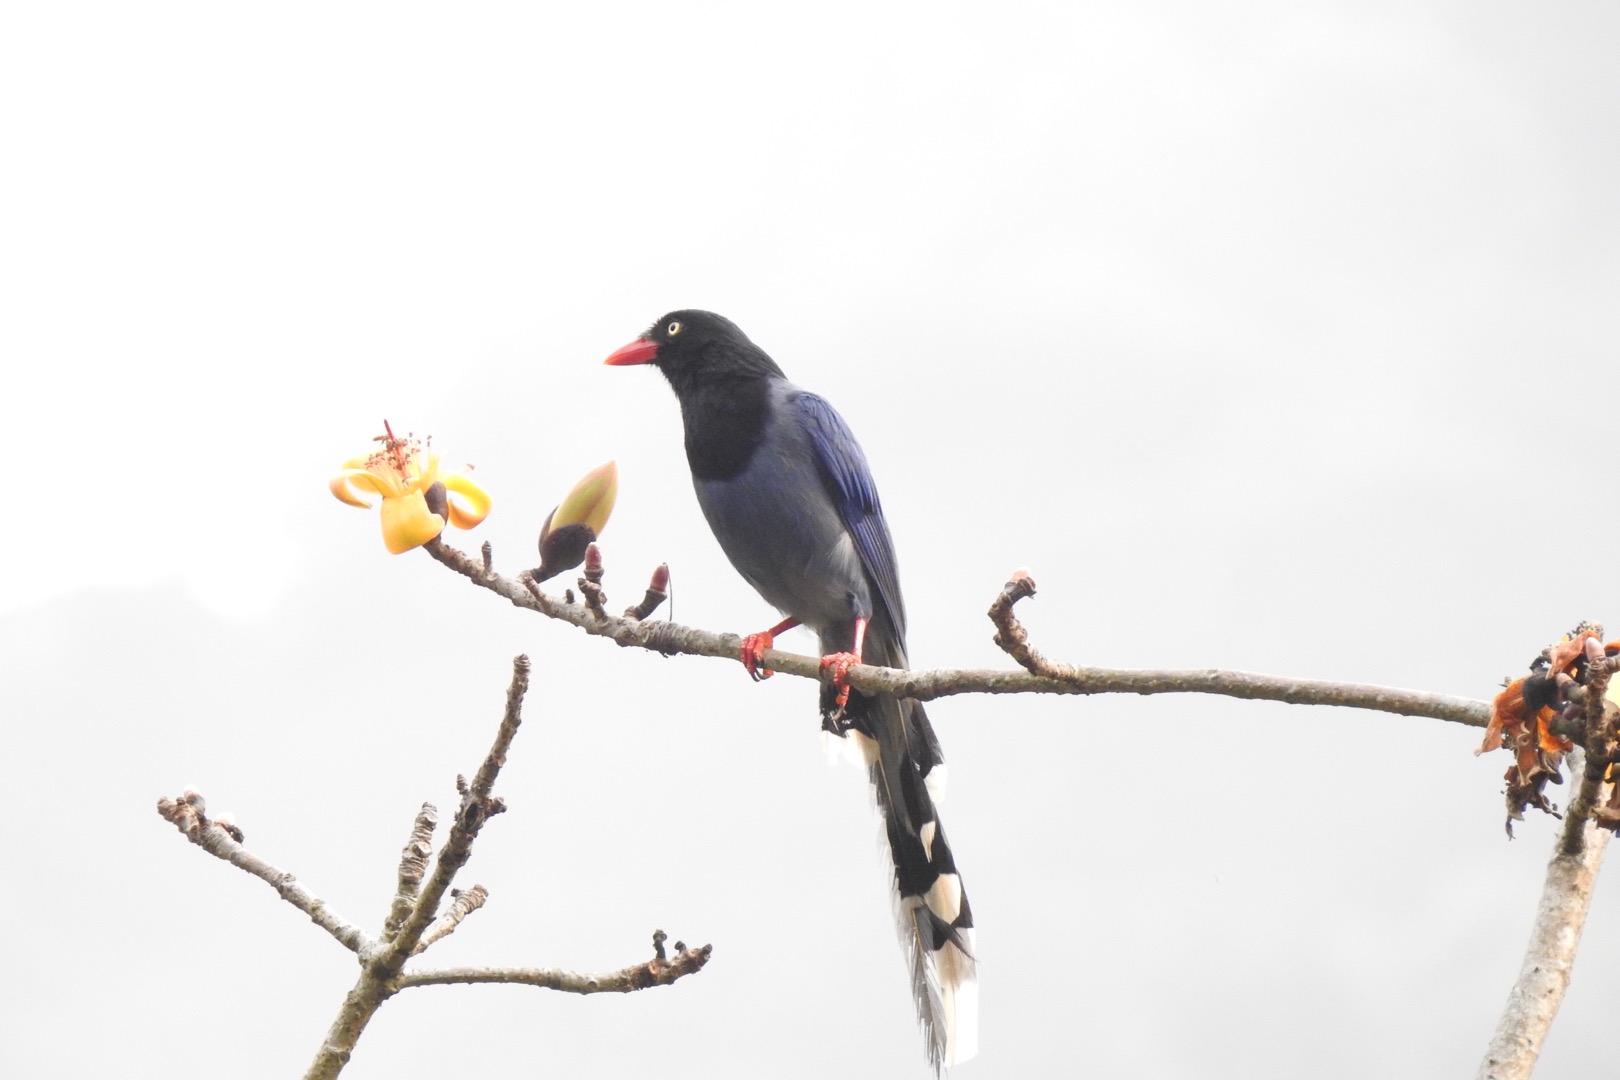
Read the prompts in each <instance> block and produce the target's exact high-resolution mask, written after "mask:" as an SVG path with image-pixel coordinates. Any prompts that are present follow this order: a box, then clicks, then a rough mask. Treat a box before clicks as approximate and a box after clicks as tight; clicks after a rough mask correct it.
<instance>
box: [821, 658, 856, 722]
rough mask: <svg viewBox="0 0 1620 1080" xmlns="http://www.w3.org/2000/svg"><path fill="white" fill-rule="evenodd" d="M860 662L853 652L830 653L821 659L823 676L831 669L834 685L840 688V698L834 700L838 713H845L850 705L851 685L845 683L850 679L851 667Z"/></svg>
mask: <svg viewBox="0 0 1620 1080" xmlns="http://www.w3.org/2000/svg"><path fill="white" fill-rule="evenodd" d="M860 662H861V658H860V657H859V656H857V655H856V654H854V653H851V652H835V653H828V654H827V655H826V656H823V657H822V658H821V670H822V672H823V674H825V673H826V671H827V669H828V668H831V669H832V680H833V685H834V686H836V687H838V697H836V698H835V699H833V705H834V706H836V708H837V711H838V712H843V711H844V706H846V705H848V704H849V683H848V682H846V681H845V680H846V679H848V678H849V666H850V665H851V664H858V663H860Z"/></svg>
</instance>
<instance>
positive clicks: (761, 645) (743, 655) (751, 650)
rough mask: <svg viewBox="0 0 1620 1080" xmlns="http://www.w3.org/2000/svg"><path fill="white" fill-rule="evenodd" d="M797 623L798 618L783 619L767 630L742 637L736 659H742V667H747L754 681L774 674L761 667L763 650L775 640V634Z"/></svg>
mask: <svg viewBox="0 0 1620 1080" xmlns="http://www.w3.org/2000/svg"><path fill="white" fill-rule="evenodd" d="M798 625H799V620H798V619H783V620H782V621H781V622H779V623H777V624H776V625H775V626H773V627H771V628H770V629H769V630H761V631H760V632H759V633H757V634H749V635H748V636H747V637H745V638H743V639H742V648H741V649H739V650H737V652H738V659H740V660H741V661H742V663H743V667H745V668H747V669H748V674H749V675H750V676H752V677H753V679H754V681H755V682H758V681H759V680H760V679H768V678H770V677H771V676H772V675H775V674H776V672H774V671H772V670H771V669H770V668H767V667H761V666H760V661H761V660H763V659H764V657H765V650H766V649H768V648H770V647H771V645H772V644H773V643H774V642H775V641H776V635H777V634H780V633H783V632H785V631H788V630H791V629H793V628H794V627H795V626H798Z"/></svg>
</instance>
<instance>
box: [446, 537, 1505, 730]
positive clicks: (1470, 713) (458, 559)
mask: <svg viewBox="0 0 1620 1080" xmlns="http://www.w3.org/2000/svg"><path fill="white" fill-rule="evenodd" d="M425 546H426V549H427V551H428V552H429V554H431V555H432V556H433V557H434V558H435V559H437V560H438V561H439V562H441V563H443V564H444V565H446V566H448V567H450V568H451V569H452V570H454V571H456V572H457V573H458V574H461V575H462V576H463V577H465V578H467V580H469V581H471V582H472V583H473V584H474V585H477V586H479V587H480V588H484V589H488V590H489V591H490V592H493V593H495V594H496V595H497V596H501V597H504V598H505V599H506V600H507V601H508V602H509V603H511V604H513V605H514V606H516V607H520V608H527V609H528V610H530V611H537V612H539V613H540V614H542V615H545V616H547V617H548V618H552V619H557V620H559V621H562V622H566V623H571V624H572V625H574V626H577V627H579V628H580V629H582V630H584V631H585V632H586V633H588V634H593V635H596V636H598V637H605V638H609V639H611V640H613V641H615V642H617V643H618V644H620V645H622V646H626V647H629V648H638V649H649V650H652V651H653V652H660V653H664V654H666V655H675V654H684V655H688V656H714V657H722V658H725V659H730V660H736V659H737V658H738V656H739V649H740V648H741V646H742V638H740V637H739V636H737V635H736V634H716V633H711V632H710V631H707V630H699V629H696V628H694V627H689V626H681V625H679V624H677V623H672V622H641V621H638V620H635V619H626V618H620V617H617V616H613V615H607V614H600V615H599V614H596V613H594V612H592V611H591V610H590V609H589V608H587V607H586V606H585V605H583V604H577V603H569V602H567V601H564V600H561V599H558V598H556V597H553V596H550V595H548V594H546V593H544V592H542V591H541V590H540V587H539V585H537V584H536V583H535V582H534V580H533V578H532V577H531V576H529V575H527V574H519V575H518V577H517V578H515V579H514V578H508V577H504V576H502V575H501V574H498V573H495V572H493V571H489V572H486V571H485V570H484V569H483V567H482V566H481V565H480V564H479V563H477V562H476V561H474V560H472V559H469V558H468V557H467V556H466V555H464V554H462V553H461V552H459V551H457V550H456V549H455V548H452V547H450V546H449V545H447V544H445V543H444V542H443V541H442V540H434V541H432V542H430V543H428V544H427V545H425ZM1009 614H1010V612H1009ZM1014 623H1015V624H1016V620H1014ZM1020 629H1021V628H1020ZM763 664H764V666H766V667H769V668H771V669H773V670H775V671H781V672H786V673H787V674H789V675H797V676H799V677H801V678H806V679H814V680H817V681H827V680H828V679H830V678H831V675H829V674H824V672H823V670H822V666H821V660H820V658H819V657H814V656H801V655H799V654H797V653H790V652H782V651H781V650H779V649H766V650H765V654H764V658H763ZM1053 671H1054V674H1045V675H1037V674H1034V673H1032V672H1030V671H1027V670H1026V671H990V670H975V669H939V670H933V671H921V670H919V671H901V670H899V669H896V668H882V667H872V666H869V665H866V664H856V665H854V666H852V667H851V668H850V669H849V675H848V681H849V684H850V685H851V686H853V687H854V688H856V689H857V690H867V691H877V692H881V693H888V694H893V695H895V696H897V697H907V698H915V699H916V700H918V701H932V700H934V699H936V698H942V697H950V696H952V695H955V694H1144V695H1145V694H1218V695H1222V696H1225V697H1237V698H1249V699H1259V700H1267V701H1281V702H1286V703H1289V704H1294V705H1341V706H1345V707H1348V708H1356V709H1370V710H1373V711H1376V712H1390V713H1400V714H1402V715H1406V716H1424V717H1429V718H1432V719H1436V720H1449V721H1451V722H1452V723H1458V724H1467V725H1469V726H1470V727H1484V726H1485V724H1486V723H1487V721H1489V719H1490V714H1491V709H1490V705H1489V704H1487V703H1486V702H1483V701H1476V700H1474V699H1472V698H1465V697H1456V696H1453V695H1450V694H1434V693H1428V692H1425V691H1421V690H1400V689H1396V688H1394V687H1387V686H1371V685H1366V684H1359V683H1341V682H1331V681H1328V680H1322V679H1295V678H1288V677H1286V676H1279V675H1260V674H1256V673H1253V672H1246V671H1223V670H1219V669H1215V668H1200V669H1191V670H1159V671H1155V670H1137V669H1126V668H1093V667H1072V666H1068V665H1054V666H1053Z"/></svg>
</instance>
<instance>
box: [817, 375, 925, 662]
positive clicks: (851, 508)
mask: <svg viewBox="0 0 1620 1080" xmlns="http://www.w3.org/2000/svg"><path fill="white" fill-rule="evenodd" d="M794 404H795V406H796V407H797V408H798V410H799V415H800V416H801V417H802V418H803V420H804V427H805V431H806V432H808V433H809V435H810V442H811V444H812V445H813V446H814V447H815V450H816V464H817V465H818V466H819V467H820V470H821V477H822V480H823V481H824V482H825V483H826V485H827V493H828V494H829V495H830V496H831V497H832V500H833V503H834V505H836V506H837V507H838V514H839V516H840V517H841V518H843V520H844V526H845V528H847V529H848V530H849V534H850V536H851V538H852V539H853V540H854V541H855V550H856V552H857V553H858V554H859V555H860V559H861V565H862V566H863V567H865V569H866V576H867V578H868V580H869V581H870V582H871V583H872V584H873V585H874V586H875V589H876V593H877V596H878V598H879V600H880V602H881V603H882V604H883V607H884V608H885V614H887V615H888V617H889V623H890V625H892V626H893V627H894V629H895V633H896V634H897V636H898V637H899V638H900V640H901V641H904V640H905V636H906V608H905V603H904V602H903V601H902V600H901V599H900V577H899V573H898V572H897V570H896V568H895V558H894V543H893V541H891V540H890V539H889V527H888V524H887V523H886V522H885V521H884V520H883V506H882V504H881V503H880V502H879V501H878V493H877V485H876V484H874V483H873V482H872V470H871V469H870V468H868V467H867V464H866V455H865V454H863V453H862V452H861V444H860V443H858V442H856V441H855V434H854V432H852V431H850V430H849V425H848V424H846V423H844V418H843V417H842V416H839V415H838V412H837V410H835V409H834V408H833V407H832V406H831V405H829V404H827V402H826V400H825V399H823V398H820V397H817V396H816V395H815V394H807V393H802V392H801V393H800V394H799V395H798V396H797V397H796V398H794Z"/></svg>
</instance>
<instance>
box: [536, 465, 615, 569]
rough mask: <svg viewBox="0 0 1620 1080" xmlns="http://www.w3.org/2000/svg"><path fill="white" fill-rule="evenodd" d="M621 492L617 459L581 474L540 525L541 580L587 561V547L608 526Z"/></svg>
mask: <svg viewBox="0 0 1620 1080" xmlns="http://www.w3.org/2000/svg"><path fill="white" fill-rule="evenodd" d="M618 495H619V465H618V462H615V461H609V462H607V463H606V464H602V465H598V466H597V467H596V468H594V469H592V470H591V471H590V472H588V473H586V474H585V475H584V476H582V477H580V480H579V483H577V484H575V485H574V488H573V490H572V491H570V492H569V493H568V494H567V495H566V496H564V497H563V501H562V503H561V504H560V505H559V506H558V507H557V508H556V509H555V510H553V511H552V512H551V513H550V514H547V515H546V523H545V524H544V525H542V526H540V568H539V569H538V570H536V571H535V577H536V578H537V579H538V580H540V581H544V580H546V579H547V578H550V577H555V576H557V575H558V574H560V573H562V572H563V571H564V570H572V569H573V568H574V567H576V566H578V565H579V564H580V563H581V562H582V561H583V560H584V558H585V548H586V547H588V546H589V545H590V544H591V542H592V541H594V540H595V539H596V537H597V536H598V534H600V533H601V531H602V530H603V529H605V528H607V522H608V517H609V515H611V514H612V513H613V502H614V500H615V499H617V498H618Z"/></svg>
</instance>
